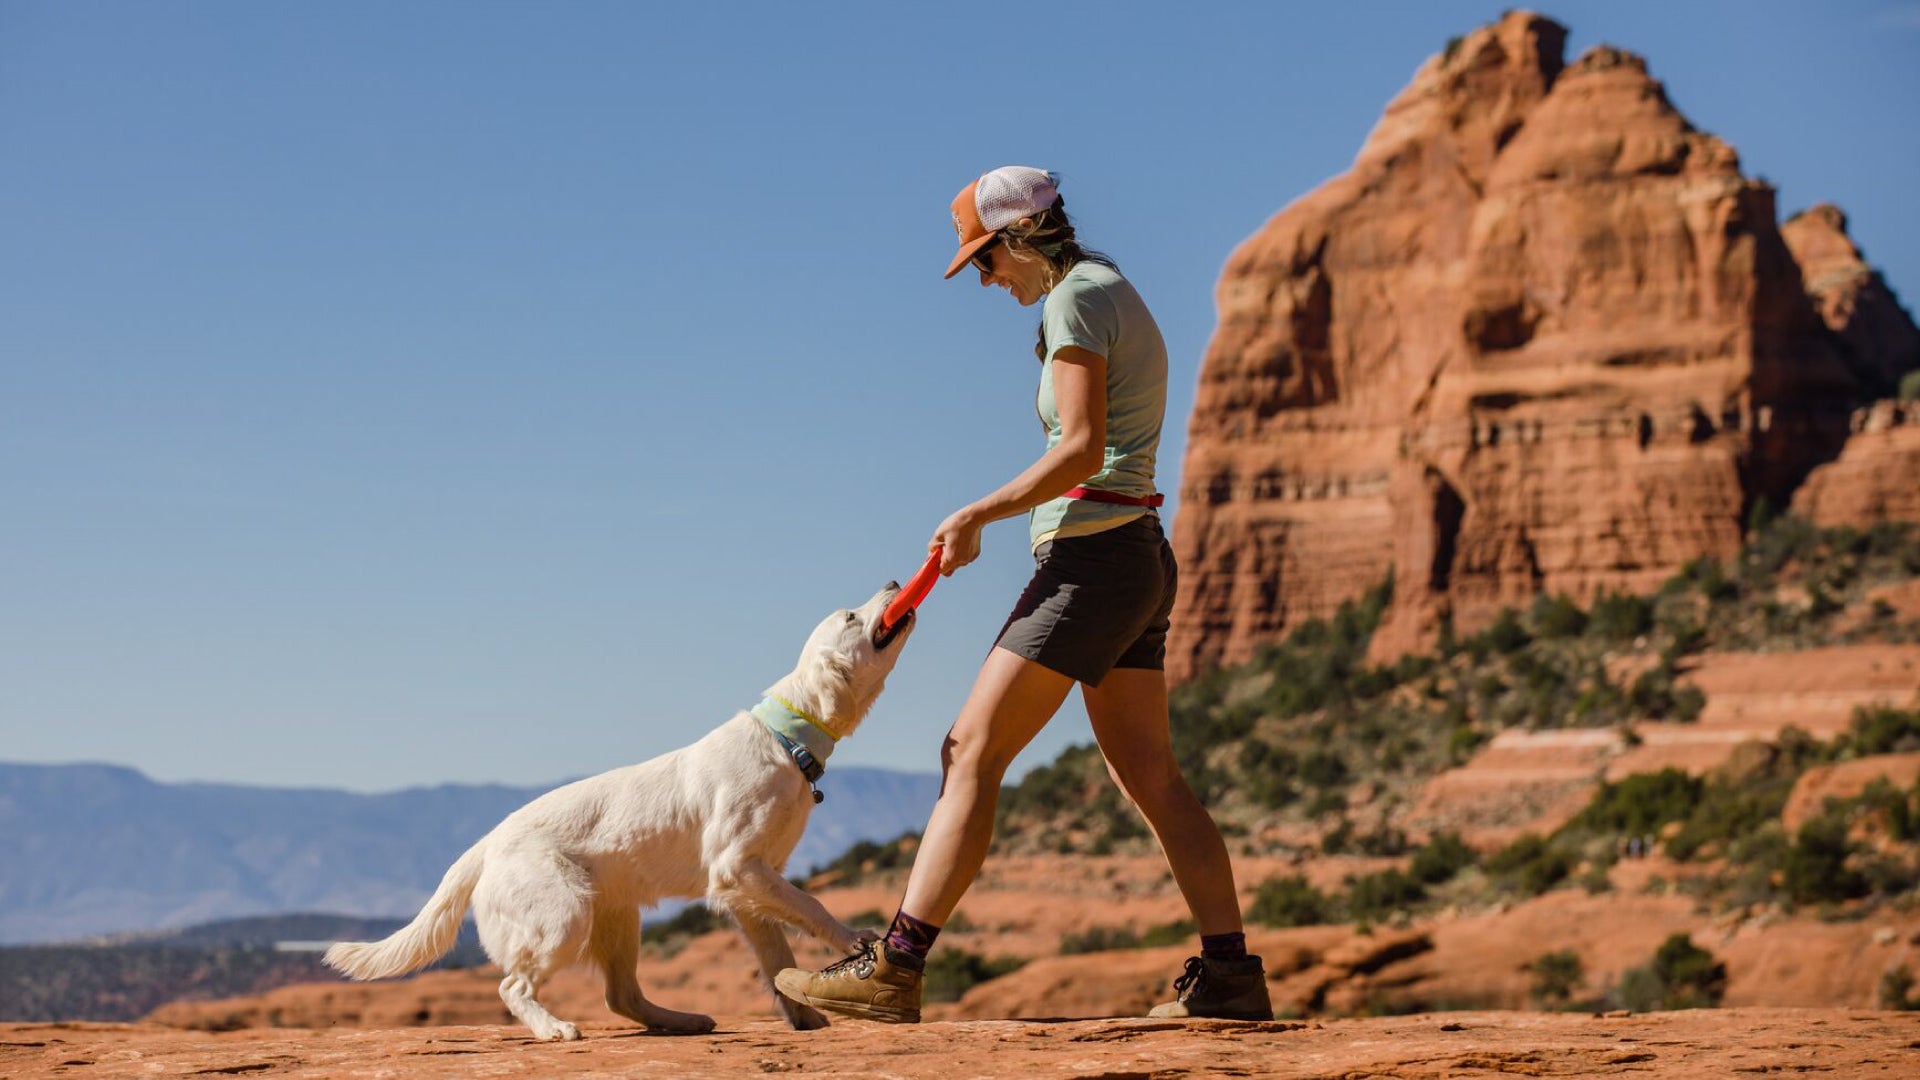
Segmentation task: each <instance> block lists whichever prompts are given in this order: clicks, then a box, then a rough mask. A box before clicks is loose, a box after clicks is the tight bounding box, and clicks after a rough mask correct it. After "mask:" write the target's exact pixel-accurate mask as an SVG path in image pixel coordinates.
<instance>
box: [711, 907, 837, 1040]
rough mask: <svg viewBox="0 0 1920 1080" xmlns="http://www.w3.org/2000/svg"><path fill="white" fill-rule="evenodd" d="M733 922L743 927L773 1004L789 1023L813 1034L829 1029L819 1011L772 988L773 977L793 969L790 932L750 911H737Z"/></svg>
mask: <svg viewBox="0 0 1920 1080" xmlns="http://www.w3.org/2000/svg"><path fill="white" fill-rule="evenodd" d="M733 917H734V921H735V922H737V923H739V924H740V933H741V934H742V935H743V936H744V937H745V938H746V939H747V944H748V945H749V946H752V948H753V955H754V958H755V959H757V960H759V961H760V976H761V978H764V979H765V980H766V981H767V990H768V992H770V993H771V994H773V1003H774V1004H775V1005H777V1006H779V1007H780V1011H781V1012H782V1013H783V1014H785V1015H786V1018H787V1023H788V1024H790V1025H792V1026H793V1029H794V1030H795V1031H814V1030H817V1029H819V1028H823V1027H826V1026H827V1018H826V1017H825V1016H824V1015H822V1014H821V1012H820V1010H818V1009H816V1008H814V1007H813V1006H811V1005H802V1004H800V1003H799V1002H797V1001H794V1000H793V999H791V998H789V997H787V996H786V995H785V994H782V993H781V992H780V991H779V990H778V989H776V988H775V987H774V985H773V977H774V976H775V975H778V974H780V973H781V972H782V971H785V970H786V969H787V968H790V967H792V966H793V949H792V948H791V947H789V946H788V945H787V933H786V931H785V930H782V929H781V928H780V924H779V923H777V922H775V921H773V920H772V919H770V918H767V917H766V916H764V915H758V914H753V913H750V912H735V913H734V916H733Z"/></svg>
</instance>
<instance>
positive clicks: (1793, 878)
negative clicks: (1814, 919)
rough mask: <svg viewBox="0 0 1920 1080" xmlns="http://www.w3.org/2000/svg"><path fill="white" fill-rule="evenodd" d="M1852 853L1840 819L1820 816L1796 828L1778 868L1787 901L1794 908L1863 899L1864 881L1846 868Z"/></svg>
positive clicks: (1842, 817)
mask: <svg viewBox="0 0 1920 1080" xmlns="http://www.w3.org/2000/svg"><path fill="white" fill-rule="evenodd" d="M1852 852H1853V844H1852V843H1851V842H1850V841H1848V840H1847V822H1846V818H1845V817H1844V816H1843V815H1841V814H1837V813H1827V814H1821V815H1820V816H1818V817H1816V818H1814V819H1812V820H1811V821H1808V822H1807V823H1806V824H1804V825H1802V826H1800V832H1799V834H1798V835H1796V836H1795V837H1794V838H1793V847H1792V848H1791V849H1789V850H1788V851H1787V857H1786V863H1785V865H1784V866H1783V867H1782V881H1781V884H1782V886H1783V887H1784V888H1785V889H1786V892H1787V896H1788V898H1790V899H1791V900H1792V901H1793V902H1794V903H1796V904H1817V903H1822V902H1825V901H1831V900H1851V899H1853V898H1855V897H1858V896H1864V895H1865V894H1866V891H1867V882H1866V880H1865V879H1864V878H1863V877H1861V875H1860V874H1859V873H1858V872H1857V871H1854V870H1852V869H1850V868H1849V867H1848V866H1847V856H1848V855H1850V854H1852Z"/></svg>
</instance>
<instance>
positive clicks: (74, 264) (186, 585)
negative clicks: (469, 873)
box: [0, 0, 1920, 790]
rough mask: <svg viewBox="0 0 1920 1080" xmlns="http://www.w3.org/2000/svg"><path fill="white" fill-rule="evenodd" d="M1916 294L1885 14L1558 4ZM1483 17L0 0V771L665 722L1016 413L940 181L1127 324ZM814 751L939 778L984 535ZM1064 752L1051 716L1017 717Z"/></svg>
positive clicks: (508, 765) (395, 759)
mask: <svg viewBox="0 0 1920 1080" xmlns="http://www.w3.org/2000/svg"><path fill="white" fill-rule="evenodd" d="M1539 10H1542V11H1543V12H1544V13H1546V14H1549V15H1552V16H1553V17H1555V18H1557V19H1559V20H1560V21H1562V22H1564V23H1566V24H1568V25H1569V26H1570V27H1571V29H1572V41H1571V43H1570V49H1569V52H1570V54H1577V53H1578V52H1580V51H1582V50H1584V49H1586V48H1588V47H1590V46H1592V45H1595V44H1598V43H1601V42H1607V43H1612V44H1616V45H1620V46H1622V47H1625V48H1629V49H1632V50H1634V51H1636V52H1640V53H1642V54H1644V55H1646V56H1647V57H1648V58H1649V61H1650V64H1651V66H1652V70H1653V72H1654V74H1655V75H1656V76H1658V77H1660V78H1662V79H1664V80H1665V81H1666V83H1667V86H1668V90H1669V92H1670V94H1671V96H1672V98H1673V99H1674V101H1675V102H1676V103H1677V104H1678V105H1679V107H1680V108H1681V109H1682V110H1683V111H1685V112H1686V113H1687V114H1688V115H1689V116H1690V117H1691V118H1692V119H1693V121H1694V122H1695V123H1696V124H1697V125H1699V126H1700V127H1703V128H1705V129H1707V130H1709V131H1712V132H1715V133H1716V134H1719V135H1721V136H1722V137H1724V138H1726V139H1727V140H1729V141H1730V142H1732V143H1733V144H1734V146H1735V147H1737V148H1738V150H1739V151H1740V153H1741V157H1742V160H1743V162H1744V163H1745V167H1746V168H1747V170H1748V171H1749V173H1757V174H1760V175H1764V176H1766V177H1767V178H1769V179H1770V180H1772V181H1773V182H1774V183H1775V184H1777V185H1778V186H1779V187H1780V189H1781V199H1780V202H1781V207H1782V209H1783V211H1791V210H1794V209H1798V208H1801V207H1804V206H1806V205H1808V204H1810V203H1813V202H1816V201H1822V200H1830V201H1834V202H1837V203H1839V204H1840V205H1841V206H1843V207H1844V208H1845V209H1846V210H1847V212H1848V213H1849V215H1850V217H1851V221H1852V228H1853V232H1854V235H1855V237H1856V238H1857V239H1858V240H1859V241H1860V242H1861V243H1862V244H1863V245H1864V246H1865V248H1866V250H1867V253H1868V256H1869V257H1870V258H1871V259H1873V260H1874V261H1875V262H1876V263H1877V264H1878V265H1879V266H1880V267H1881V268H1882V269H1883V270H1884V271H1885V273H1886V274H1887V277H1888V278H1889V280H1890V281H1891V282H1892V284H1893V285H1894V287H1895V288H1896V289H1904V290H1905V291H1906V293H1905V294H1906V296H1907V298H1908V300H1909V302H1910V303H1911V299H1912V296H1913V294H1914V291H1915V290H1920V200H1916V199H1915V198H1914V197H1913V191H1914V189H1915V181H1916V179H1920V139H1916V137H1915V134H1916V132H1915V126H1916V122H1915V120H1914V113H1913V103H1914V102H1915V101H1920V4H1915V3H1844V2H1842V3H1827V4H1812V3H1804V4H1786V3H1768V2H1747V3H1687V4H1675V3H1670V2H1669V3H1661V4H1641V3H1568V4H1556V5H1553V6H1551V7H1546V8H1541V9H1539ZM1499 11H1500V8H1499V7H1498V6H1494V5H1479V4H1458V3H1404V4H1369V3H1351V4H1331V3H1328V4H1314V5H1305V4H1282V3H1265V4H1233V5H1215V4H1204V3H1197V4H1181V5H1173V4H1155V5H1145V4H1142V5H1130V4H1115V3H1101V4H1073V3H1068V4H1051V5H1028V6H1026V7H1024V8H1021V7H1018V6H1016V7H1006V6H1004V5H1003V6H998V7H995V6H992V5H989V6H986V7H983V8H979V9H977V11H976V12H975V13H974V14H973V15H972V16H971V17H969V18H961V17H959V16H960V13H961V9H958V8H956V7H955V6H954V5H938V6H936V5H908V4H899V3H890V4H879V3H876V4H844V3H822V4H772V3H768V4H730V3H715V4H710V5H687V4H647V3H621V4H613V3H606V4H594V3H569V4H541V5H534V4H498V3H471V2H468V3H349V2H336V3H325V4H320V3H308V4H258V3H216V2H195V3H95V2H72V3H22V2H17V0H5V2H0V151H3V152H4V160H5V161H6V165H5V167H4V168H3V169H0V252H4V255H0V759H6V760H13V761H75V760H95V761H111V762H117V763H122V764H129V765H133V766H136V767H139V768H141V769H144V770H146V771H148V772H149V773H151V774H153V775H155V776H157V777H160V778H163V779H170V780H178V779H218V780H232V781H241V782H253V783H266V784H288V785H323V786H337V787H346V788H353V789H358V790H384V789H390V788H395V787H401V786H407V785H413V784H423V783H438V782H443V781H508V782H515V783H539V782H545V781H551V780H556V779H559V778H562V777H567V776H575V775H582V774H586V773H592V772H597V771H600V770H602V769H605V768H608V767H611V766H614V765H618V764H623V763H627V762H630V761H636V760H640V759H642V758H644V757H648V756H651V755H653V754H655V753H658V752H659V751H662V750H665V749H668V748H670V747H673V746H677V745H680V744H682V743H684V742H686V741H689V740H691V739H692V738H694V737H697V736H698V735H699V734H700V733H702V732H704V731H705V730H706V729H707V728H709V727H711V726H712V725H713V724H714V723H717V722H718V721H719V720H721V719H723V718H725V717H726V716H727V715H729V714H730V713H731V711H732V710H734V709H736V708H740V707H743V706H745V705H748V704H751V703H752V702H753V701H754V700H755V699H756V696H757V693H758V691H759V690H760V689H761V688H762V687H763V686H765V685H766V684H767V683H768V682H770V681H771V680H772V679H773V678H775V677H776V676H778V675H779V674H781V673H782V672H783V671H785V670H786V669H787V667H788V666H789V665H790V664H791V663H792V661H793V658H794V655H795V653H796V652H797V650H798V647H799V644H800V642H801V641H802V640H803V639H804V637H805V636H806V633H807V631H808V630H809V629H810V627H811V626H812V625H813V623H814V621H815V620H816V619H818V618H819V617H820V616H822V615H823V614H825V613H826V612H827V611H829V610H831V609H833V608H835V607H837V606H840V605H843V604H847V603H850V602H854V601H857V600H859V599H862V598H864V597H865V596H867V595H868V594H869V593H870V592H871V591H872V590H873V589H874V588H876V587H878V586H879V585H880V584H881V583H882V582H884V581H885V580H886V579H887V578H889V577H899V578H901V579H904V578H905V577H906V576H907V575H908V574H910V573H911V572H912V571H913V570H914V569H915V568H916V567H917V566H918V564H919V562H920V555H921V552H922V550H923V547H924V544H925V541H926V538H927V536H928V534H929V533H930V532H931V531H932V528H933V526H934V525H935V524H936V523H937V522H938V521H939V520H940V518H941V517H943V516H944V515H945V513H946V512H947V511H948V510H950V509H952V508H953V507H955V506H958V505H960V504H961V503H963V502H965V501H967V500H969V499H971V498H973V497H975V496H977V495H979V494H981V493H983V492H985V491H986V490H989V489H990V488H992V487H993V486H995V485H997V484H998V483H1000V482H1001V481H1002V480H1003V479H1005V478H1006V477H1007V476H1010V475H1011V474H1012V473H1013V472H1015V471H1017V470H1018V469H1019V468H1020V467H1022V466H1023V465H1024V464H1025V463H1026V462H1027V461H1029V460H1030V459H1031V458H1032V457H1033V456H1034V455H1035V454H1036V453H1037V452H1038V450H1039V449H1040V438H1039V432H1038V429H1037V426H1036V424H1035V422H1034V419H1033V412H1032V394H1033V380H1034V377H1035V367H1034V364H1033V360H1032V355H1031V352H1030V351H1029V350H1030V346H1031V341H1032V336H1033V323H1034V318H1035V312H1034V311H1031V310H1022V309H1019V308H1018V307H1017V306H1016V305H1014V304H1013V303H1012V302H1011V301H1010V300H1009V299H1008V298H1007V297H1006V296H1005V295H1004V294H1003V293H1001V292H999V291H997V290H996V291H994V292H992V293H988V292H985V291H983V290H981V289H980V288H979V286H978V285H977V284H975V283H973V282H972V281H969V280H967V279H966V278H960V279H956V280H954V281H950V282H949V281H942V280H941V278H940V273H939V272H940V270H941V269H943V268H944V265H945V262H946V259H947V257H948V254H949V252H950V250H951V247H952V232H951V228H950V225H949V224H948V221H947V213H946V204H947V202H948V200H949V199H950V198H951V197H952V195H953V193H954V192H955V191H956V190H957V189H958V188H959V187H960V186H961V185H962V184H964V183H966V182H967V181H968V180H969V179H971V178H972V177H973V176H974V175H976V174H978V173H979V172H981V171H982V170H984V169H986V168H990V167H992V166H995V165H999V164H1005V163H1014V162H1018V163H1024V164H1034V165H1040V166H1043V167H1047V168H1051V169H1054V170H1056V171H1057V172H1059V173H1060V174H1061V175H1062V177H1063V178H1064V179H1063V188H1062V189H1063V191H1064V193H1065V194H1066V196H1067V199H1068V203H1069V206H1070V208H1071V209H1072V210H1073V211H1074V213H1075V216H1076V219H1077V220H1078V221H1079V223H1080V225H1081V228H1082V232H1083V235H1084V236H1085V237H1086V238H1087V239H1088V240H1089V241H1091V242H1092V243H1094V245H1095V246H1098V247H1100V248H1103V249H1105V250H1107V251H1108V252H1109V253H1111V254H1112V255H1114V256H1115V257H1116V258H1117V259H1118V260H1119V262H1120V265H1121V267H1122V268H1123V269H1124V270H1125V271H1126V272H1127V273H1128V275H1129V276H1130V277H1132V278H1133V279H1134V281H1135V282H1136V284H1138V286H1139V287H1140V289H1141V291H1142V293H1143V295H1145V297H1146V298H1147V300H1148V303H1149V304H1150V305H1151V306H1152V308H1153V310H1154V312H1155V314H1156V315H1157V316H1158V318H1159V321H1160V323H1161V326H1162V329H1163V330H1164V331H1165V333H1166V337H1167V340H1168V345H1169V349H1170V351H1171V354H1172V358H1173V368H1172V397H1171V400H1170V402H1169V423H1168V430H1167V434H1166V440H1165V442H1164V444H1163V447H1162V451H1163V458H1162V460H1163V462H1164V465H1163V479H1162V487H1163V488H1165V489H1166V490H1169V491H1171V490H1173V489H1174V487H1175V485H1176V482H1177V471H1178V467H1179V462H1180V457H1181V453H1182V451H1183V449H1184V443H1185V440H1184V436H1185V417H1186V413H1187V410H1188V408H1189V406H1190V404H1191V400H1192V388H1193V383H1194V380H1195V377H1196V374H1197V366H1198V361H1199V358H1200V355H1201V353H1202V351H1203V350H1204V348H1205V345H1206V341H1207V338H1208V336H1209V334H1210V332H1211V330H1212V324H1213V314H1214V313H1213V303H1212V289H1213V285H1214V281H1215V279H1216V277H1217V275H1218V273H1219V270H1220V267H1221V265H1222V263H1223V262H1224V260H1225V258H1226V256H1227V254H1228V252H1229V251H1230V250H1231V249H1232V248H1233V246H1234V245H1235V244H1236V243H1238V242H1239V241H1240V240H1242V239H1244V238H1245V237H1246V236H1248V235H1249V234H1250V233H1252V232H1253V231H1254V230H1255V229H1257V228H1258V227H1259V226H1260V224H1261V223H1262V222H1263V221H1265V220H1266V219H1267V218H1268V217H1270V216H1271V215H1273V214H1274V213H1276V212H1277V211H1278V210H1280V208H1281V207H1283V206H1284V205H1285V204H1286V203H1288V202H1289V201H1291V200H1293V199H1294V198H1296V197H1298V196H1299V195H1301V194H1303V193H1305V192H1306V191H1308V190H1311V189H1312V188H1313V187H1314V186H1315V185H1317V184H1318V183H1320V182H1321V181H1323V180H1325V179H1327V178H1328V177H1330V176H1333V175H1335V174H1337V173H1339V172H1341V171H1344V170H1345V169H1346V168H1347V166H1348V165H1349V163H1350V162H1351V161H1352V158H1353V155H1354V153H1355V151H1356V150H1357V149H1358V148H1359V146H1360V144H1361V142H1362V140H1363V139H1364V138H1365V136H1366V134H1367V132H1368V130H1369V129H1370V128H1371V126H1372V124H1373V122H1374V120H1375V119H1376V117H1377V116H1378V115H1379V112H1380V110H1381V108H1382V107H1383V106H1384V105H1385V104H1386V102H1387V101H1388V100H1389V99H1390V98H1391V97H1392V96H1393V95H1394V94H1395V93H1396V92H1398V91H1399V90H1400V89H1401V88H1402V87H1403V86H1404V85H1405V84H1406V83H1407V81H1408V80H1409V78H1410V77H1411V76H1412V74H1413V72H1414V70H1415V69H1416V68H1417V67H1418V66H1419V64H1420V63H1421V61H1422V60H1423V59H1424V58H1425V57H1426V56H1428V55H1430V54H1432V53H1434V52H1437V51H1439V50H1440V49H1441V48H1442V47H1443V46H1444V44H1445V42H1446V41H1447V39H1448V38H1449V37H1451V36H1453V35H1455V34H1460V33H1464V32H1466V31H1467V30H1470V29H1471V28H1473V27H1474V26H1476V25H1479V24H1481V23H1484V22H1487V21H1489V20H1491V19H1493V18H1495V17H1497V16H1498V14H1499ZM1025 547H1026V546H1025V543H1024V530H1023V527H1022V526H1021V524H1019V523H1018V522H1006V523H1002V524H1000V525H997V526H994V527H993V528H992V529H990V530H989V532H988V534H987V547H986V554H985V555H984V556H983V558H982V559H981V561H980V562H979V563H977V564H975V565H974V566H973V567H971V568H969V569H968V570H966V571H964V572H963V573H962V574H961V575H959V576H957V577H955V578H953V579H950V580H946V581H943V582H942V583H941V584H940V585H939V586H938V587H937V588H936V589H935V591H934V593H933V595H932V597H931V598H930V599H929V600H928V602H927V605H926V607H925V609H924V611H923V615H924V617H923V619H922V625H921V627H920V629H919V631H918V632H917V634H916V637H915V639H914V641H913V643H912V645H911V646H910V647H909V650H908V653H907V655H906V656H905V657H904V658H903V660H902V662H901V664H900V667H899V669H898V671H897V673H896V675H895V678H894V680H893V684H892V687H891V689H890V690H889V691H888V694H887V696H886V697H885V698H884V699H882V701H881V703H880V706H879V708H878V709H877V711H876V712H875V714H874V716H873V718H872V719H871V721H870V722H869V724H868V725H867V726H866V728H865V729H863V731H862V732H861V733H860V735H859V736H858V737H857V738H855V739H853V740H851V741H850V742H848V743H847V744H846V745H845V746H844V747H843V749H842V750H841V755H842V756H841V757H840V758H839V759H837V760H845V761H855V762H859V763H863V764H871V765H881V766H891V767H896V768H906V769H932V768H936V767H937V751H938V745H939V741H940V736H941V734H942V732H944V730H945V728H946V725H947V724H948V723H949V722H950V721H951V718H952V715H953V713H954V710H955V709H956V708H957V707H958V705H959V703H960V701H961V700H962V698H963V696H964V694H965V692H966V688H967V686H968V685H969V683H970V682H971V679H972V676H973V673H974V671H975V669H976V668H977V665H978V662H979V660H980V658H981V656H982V655H983V654H984V652H985V650H986V649H987V647H988V645H989V643H990V642H991V640H992V636H993V634H994V632H995V631H996V630H997V629H998V627H999V624H1000V621H1001V619H1002V618H1003V616H1004V614H1005V611H1006V609H1007V607H1008V606H1009V605H1010V604H1011V602H1012V600H1013V598H1014V596H1015V595H1016V594H1017V593H1018V590H1019V587H1020V585H1021V583H1022V582H1024V580H1025V578H1026V575H1027V573H1028V571H1029V570H1030V568H1031V562H1030V559H1029V557H1028V555H1027V553H1026V550H1025ZM1086 738H1087V729H1086V720H1085V716H1084V713H1083V712H1082V711H1081V710H1080V708H1079V706H1078V704H1077V700H1076V702H1075V703H1074V704H1071V705H1070V706H1069V707H1068V708H1067V710H1065V711H1064V712H1063V713H1062V714H1061V716H1060V717H1059V718H1057V719H1056V721H1055V723H1054V724H1053V726H1052V727H1051V728H1049V729H1048V730H1047V731H1046V732H1045V733H1043V734H1042V736H1041V737H1040V739H1039V740H1038V741H1037V742H1036V743H1035V745H1034V747H1033V748H1032V749H1030V750H1029V752H1028V754H1027V755H1026V757H1025V758H1023V762H1024V763H1025V764H1032V763H1034V762H1036V761H1038V760H1044V759H1045V758H1046V757H1050V756H1051V755H1052V754H1053V753H1054V752H1056V751H1058V750H1059V749H1060V748H1061V747H1062V746H1064V745H1066V744H1067V743H1069V742H1075V741H1081V740H1084V739H1086Z"/></svg>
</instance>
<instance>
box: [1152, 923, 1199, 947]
mask: <svg viewBox="0 0 1920 1080" xmlns="http://www.w3.org/2000/svg"><path fill="white" fill-rule="evenodd" d="M1197 933H1199V930H1198V929H1197V928H1196V927H1195V926H1194V925H1193V920H1192V919H1175V920H1174V921H1173V922H1170V923H1160V924H1159V925H1157V926H1149V927H1147V932H1146V933H1144V934H1142V935H1140V946H1141V948H1145V949H1153V948H1158V947H1159V946H1162V945H1178V944H1180V943H1181V942H1183V941H1186V940H1188V939H1189V938H1192V937H1193V936H1194V935H1195V934H1197Z"/></svg>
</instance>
